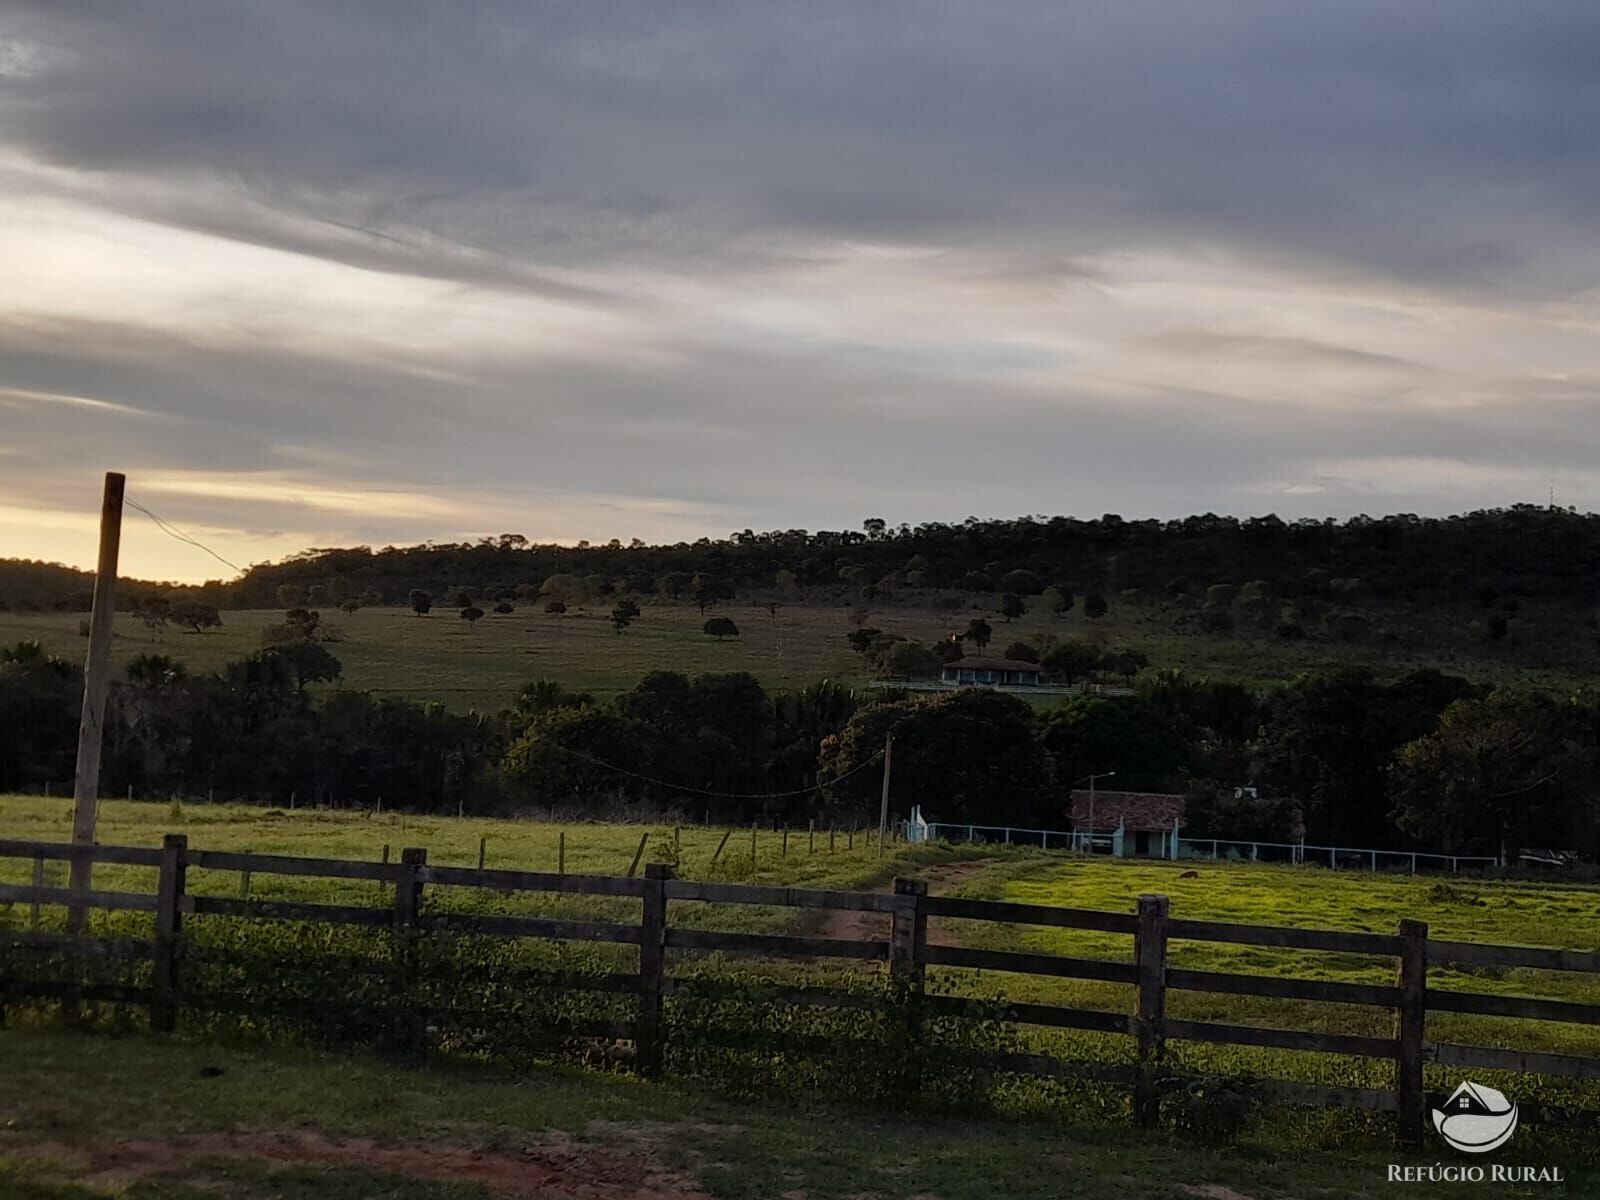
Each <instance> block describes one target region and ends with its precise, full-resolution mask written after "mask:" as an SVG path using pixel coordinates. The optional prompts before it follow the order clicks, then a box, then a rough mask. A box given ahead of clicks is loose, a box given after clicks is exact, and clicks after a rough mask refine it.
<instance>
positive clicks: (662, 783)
mask: <svg viewBox="0 0 1600 1200" xmlns="http://www.w3.org/2000/svg"><path fill="white" fill-rule="evenodd" d="M550 745H552V746H554V747H555V748H556V749H557V750H560V751H562V752H564V753H566V754H570V755H572V756H573V757H574V758H581V759H584V760H585V761H586V762H592V763H594V765H595V766H597V767H604V768H605V769H606V770H608V771H615V772H617V773H618V774H619V775H627V776H629V777H631V778H633V779H638V780H642V781H643V782H645V783H653V784H655V785H656V786H657V787H664V788H670V789H671V790H672V791H675V792H692V793H694V794H695V795H699V796H715V797H716V798H717V799H719V800H786V799H788V798H789V797H791V796H805V795H809V794H810V793H812V792H820V791H824V790H825V789H827V788H830V787H832V786H833V785H834V784H836V783H843V782H844V781H845V780H846V779H849V778H850V776H852V775H854V774H856V773H857V772H858V771H865V770H866V769H867V768H868V767H870V766H872V764H873V763H875V762H877V761H878V760H879V759H880V758H882V757H883V751H882V750H879V751H878V752H877V753H876V754H874V755H873V756H872V757H871V758H869V759H867V760H866V762H864V763H862V764H861V765H860V766H857V767H852V768H851V769H850V770H848V771H846V772H845V773H844V774H843V775H841V776H839V778H837V779H831V780H829V781H828V782H827V783H818V784H813V785H812V786H811V787H804V788H797V789H796V790H794V791H792V792H713V791H710V790H708V789H706V788H697V787H685V786H684V785H682V784H678V783H669V782H667V781H666V780H665V779H655V778H653V777H651V776H649V775H641V774H639V772H637V771H630V770H628V768H627V767H619V766H617V764H616V763H609V762H606V760H605V759H603V758H596V757H595V756H594V755H592V754H586V753H584V752H583V751H582V750H574V749H573V748H572V747H571V746H563V745H561V743H559V742H551V743H550Z"/></svg>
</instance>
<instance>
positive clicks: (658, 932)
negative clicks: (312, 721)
mask: <svg viewBox="0 0 1600 1200" xmlns="http://www.w3.org/2000/svg"><path fill="white" fill-rule="evenodd" d="M85 857H87V858H88V859H89V860H90V861H91V862H92V863H114V864H124V865H131V866H139V867H147V868H155V869H156V871H157V882H156V887H155V891H154V892H153V893H146V892H134V891H100V890H89V891H77V890H72V889H69V888H61V887H47V886H45V885H44V883H43V882H42V880H43V877H44V872H43V869H42V868H43V864H44V863H45V862H46V861H52V860H54V861H61V860H66V861H72V860H74V859H80V858H85ZM6 858H10V859H17V860H23V861H27V860H31V861H32V863H33V864H34V870H33V880H34V882H33V883H32V884H10V883H8V884H0V904H4V903H12V904H18V905H28V906H31V907H32V911H33V914H34V920H33V924H34V928H33V929H31V930H9V931H0V1004H6V1003H12V1004H15V1003H21V1002H25V1001H30V1000H31V1001H37V1000H40V999H46V1000H57V1001H60V1002H62V1003H63V1004H65V1005H68V1006H71V1005H74V1004H78V1003H82V1002H84V1001H87V1000H101V1001H105V1002H109V1003H114V1004H123V1005H135V1006H143V1007H146V1008H147V1009H148V1011H149V1014H150V1020H151V1023H152V1025H153V1026H154V1027H155V1028H156V1029H159V1030H172V1029H174V1028H175V1027H176V1025H177V1022H178V1015H179V1009H180V1000H181V998H182V997H181V996H180V991H181V988H182V986H183V984H182V977H181V974H180V972H179V970H178V965H179V963H180V961H181V960H182V957H183V954H184V946H185V943H186V940H187V938H188V934H187V933H186V925H187V923H188V922H190V921H192V920H195V919H201V918H205V917H208V916H218V917H230V918H235V919H245V920H251V921H263V922H273V921H291V922H309V923H315V924H323V925H334V926H340V925H342V926H358V927H366V928H368V929H380V930H391V931H393V932H394V933H397V934H406V935H408V936H411V937H417V938H424V939H428V938H444V937H448V936H449V935H455V934H474V935H478V936H487V937H493V938H504V939H545V940H554V941H564V942H574V941H575V942H591V943H593V942H603V943H613V944H619V945H623V946H635V947H637V948H638V949H637V962H638V968H637V971H636V972H629V971H617V972H612V973H611V974H609V975H606V976H604V977H599V978H596V977H589V978H587V979H584V980H577V981H573V982H570V983H568V984H563V985H562V986H567V987H570V989H571V990H573V991H576V992H583V991H595V990H600V991H608V992H612V993H617V994H629V995H636V996H637V997H638V1006H637V1010H636V1016H635V1018H634V1019H633V1020H632V1021H627V1022H621V1023H615V1022H613V1023H603V1024H601V1023H591V1024H596V1025H597V1027H596V1028H595V1029H594V1030H592V1031H591V1032H592V1034H593V1036H595V1037H598V1038H605V1039H619V1038H620V1039H625V1040H627V1041H631V1043H632V1045H633V1061H634V1064H635V1068H636V1069H637V1070H639V1071H640V1072H642V1073H644V1074H655V1073H658V1072H659V1071H660V1070H661V1068H662V1056H663V1050H664V1047H665V1041H666V1039H667V1037H668V1036H669V1027H668V1025H667V1024H666V1023H664V1021H663V1007H662V1006H663V998H664V997H670V996H674V995H677V994H679V993H680V988H681V987H682V986H683V985H684V983H685V982H686V981H685V980H682V979H680V978H679V977H677V976H675V975H673V974H671V973H670V971H669V954H681V953H689V954H695V953H705V952H716V953H723V954H728V955H735V956H738V955H747V956H753V957H756V958H761V959H767V960H774V959H779V960H781V959H787V960H800V961H807V962H816V961H818V960H828V961H830V962H832V963H841V962H842V963H849V964H857V965H859V964H861V963H874V962H875V963H882V964H884V965H885V966H886V968H887V970H888V972H889V975H890V977H891V978H894V979H897V980H899V981H900V982H902V983H903V984H906V985H908V986H909V987H911V988H912V989H914V992H915V994H916V995H918V996H919V997H921V996H922V994H923V981H924V976H925V972H926V968H927V967H929V966H936V967H955V968H966V969H970V970H977V971H1000V972H1009V973H1014V974H1021V975H1025V976H1031V977H1043V978H1047V979H1048V978H1056V979H1075V980H1095V981H1100V982H1105V983H1112V984H1122V985H1126V986H1127V987H1129V988H1131V989H1132V1002H1131V1003H1130V1005H1129V1006H1128V1007H1127V1008H1126V1009H1124V1010H1123V1011H1120V1012H1119V1011H1107V1010H1097V1009H1085V1008H1076V1007H1067V1006H1062V1005H1055V1004H1043V1003H1019V1004H1007V1005H1005V1006H1004V1014H1005V1015H1004V1019H1005V1020H1007V1021H1009V1022H1011V1023H1013V1024H1015V1025H1027V1026H1037V1027H1044V1028H1053V1029H1068V1030H1091V1031H1095V1032H1098V1033H1106V1034H1116V1035H1123V1036H1126V1037H1128V1038H1130V1039H1132V1041H1133V1044H1134V1050H1135V1053H1136V1060H1135V1061H1134V1062H1133V1063H1132V1064H1111V1063H1104V1062H1091V1061H1081V1060H1069V1059H1062V1058H1057V1057H1054V1056H1050V1055H1040V1054H1022V1053H1008V1054H1003V1055H998V1056H996V1057H994V1058H992V1059H989V1060H986V1062H985V1065H986V1066H987V1067H988V1068H989V1069H992V1070H996V1071H1002V1072H1009V1073H1012V1074H1017V1075H1031V1076H1036V1077H1046V1078H1056V1079H1073V1080H1092V1081H1095V1082H1098V1083H1102V1084H1110V1085H1113V1086H1118V1087H1123V1088H1127V1089H1129V1091H1130V1092H1131V1097H1132V1104H1133V1112H1134V1115H1135V1116H1136V1118H1137V1119H1138V1120H1139V1121H1140V1122H1141V1123H1144V1124H1149V1123H1152V1122H1153V1121H1155V1120H1156V1119H1157V1117H1158V1116H1159V1109H1160V1083H1161V1080H1162V1079H1163V1077H1164V1073H1165V1070H1166V1068H1165V1066H1164V1064H1163V1059H1164V1056H1165V1047H1166V1045H1167V1043H1169V1042H1177V1041H1189V1042H1200V1043H1212V1044H1225V1045H1234V1046H1253V1047H1266V1048H1272V1049H1281V1050H1293V1051H1308V1052H1316V1053H1326V1054H1337V1055H1346V1056H1357V1057H1363V1058H1375V1059H1386V1060H1389V1061H1391V1062H1393V1063H1394V1065H1395V1086H1394V1087H1393V1088H1368V1087H1351V1086H1333V1085H1324V1084H1309V1083H1304V1082H1299V1081H1292V1080H1282V1079H1266V1080H1257V1081H1255V1082H1256V1086H1258V1087H1260V1088H1261V1090H1262V1092H1263V1094H1264V1095H1265V1096H1267V1097H1268V1098H1270V1099H1271V1100H1273V1101H1275V1102H1277V1103H1283V1104H1298V1105H1310V1106H1323V1107H1341V1108H1349V1109H1356V1110H1363V1111H1369V1112H1393V1113H1395V1114H1396V1118H1397V1129H1398V1133H1399V1136H1400V1139H1401V1140H1402V1141H1403V1142H1405V1143H1408V1144H1415V1143H1416V1142H1418V1141H1419V1140H1420V1138H1421V1137H1422V1134H1423V1130H1424V1127H1425V1118H1426V1113H1427V1107H1428V1104H1429V1103H1430V1102H1434V1103H1438V1102H1441V1101H1442V1099H1443V1094H1442V1093H1440V1094H1437V1095H1430V1094H1427V1093H1425V1091H1424V1081H1423V1070H1424V1067H1425V1065H1427V1064H1430V1063H1431V1064H1438V1065H1442V1066H1451V1067H1463V1068H1474V1067H1476V1068H1486V1069H1495V1070H1506V1071H1514V1072H1523V1073H1528V1074H1538V1075H1548V1076H1555V1077H1565V1078H1572V1079H1585V1080H1596V1079H1600V1058H1595V1057H1580V1056H1576V1055H1568V1054H1552V1053H1544V1052H1533V1051H1519V1050H1511V1049H1505V1048H1502V1047H1489V1046H1478V1045H1459V1044H1452V1043H1440V1042H1432V1041H1429V1040H1427V1038H1426V1036H1425V1024H1426V1018H1427V1014H1428V1013H1429V1012H1446V1013H1472V1014H1479V1015H1488V1016H1498V1017H1507V1018H1520V1019H1531V1020H1540V1021H1563V1022H1578V1023H1582V1024H1587V1025H1600V1004H1588V1003H1576V1002H1571V1001H1561V1000H1548V999H1535V998H1531V997H1522V996H1508V995H1502V994H1488V993H1479V992H1461V991H1456V990H1452V989H1441V988H1437V987H1432V986H1430V985H1429V983H1428V971H1429V968H1430V966H1433V965H1450V964H1456V965H1460V964H1466V965H1470V966H1475V967H1492V968H1531V969H1538V970H1550V971H1562V972H1583V973H1589V974H1600V953H1596V952H1593V951H1578V950H1561V949H1542V948H1536V947H1526V946H1495V945H1483V944H1479V943H1471V942H1455V941H1439V940H1434V939H1430V938H1429V936H1428V926H1427V924H1426V923H1425V922H1422V921H1415V920H1403V921H1401V922H1400V923H1399V926H1398V929H1397V931H1396V932H1395V933H1392V934H1384V933H1372V932H1351V931H1333V930H1316V929H1300V928H1289V927H1279V926H1263V925H1245V924H1233V923H1227V922H1219V921H1209V920H1189V919H1184V918H1181V917H1174V916H1172V915H1171V914H1170V911H1169V902H1168V899H1167V897H1166V896H1161V895H1143V896H1140V897H1139V899H1138V905H1137V911H1136V912H1132V913H1128V912H1110V911H1099V910H1091V909H1077V908H1060V907H1054V906H1046V905H1035V904H1018V903H1010V902H1002V901H992V900H971V899H963V898H958V897H947V896H930V895H928V894H927V892H928V888H927V884H926V882H924V881H920V880H913V879H899V880H896V881H895V885H894V890H893V892H892V893H883V892H860V891H839V890H817V889H806V888H790V887H775V886H756V885H747V884H731V883H706V882H695V881H690V880H680V879H677V878H675V877H674V873H673V870H672V868H671V867H670V866H668V865H666V864H660V863H652V864H649V865H648V866H647V867H646V871H645V875H644V877H643V878H630V877H626V876H588V875H562V874H552V873H544V872H531V871H508V870H483V869H474V868H470V867H448V866H431V865H429V863H428V856H427V851H426V850H422V849H406V850H405V851H403V852H402V854H401V855H400V858H399V861H398V862H382V863H375V862H360V861H348V860H335V859H317V858H301V857H289V856H283V855H269V854H250V853H242V854H241V853H235V852H225V851H212V850H198V849H191V848H190V847H189V844H188V840H187V838H186V837H184V836H183V835H179V834H170V835H168V836H167V837H166V838H165V840H164V841H163V843H162V845H161V847H160V848H159V849H156V848H142V847H115V846H76V845H62V844H56V843H48V842H30V841H0V860H3V859H6ZM190 868H197V869H201V870H206V871H224V872H238V873H239V874H240V875H241V877H245V876H248V875H250V874H256V875H281V876H311V877H320V878H333V879H344V880H374V881H378V882H380V883H383V884H386V885H389V886H392V888H393V900H392V902H390V903H382V904H378V905H370V904H369V905H352V904H333V903H320V902H319V903H307V902H298V901H296V902H290V901H276V900H249V899H244V898H237V899H236V898H233V897H224V896H218V895H203V894H196V893H194V892H192V891H190V890H189V887H188V882H187V873H188V871H189V869H190ZM447 886H455V887H464V888H473V889H487V890H489V891H493V892H499V893H503V894H515V893H524V892H538V893H553V894H560V895H589V896H600V897H613V898H626V899H632V900H637V901H639V902H640V908H639V912H638V917H637V919H636V920H626V921H618V920H608V921H595V920H572V919H552V918H549V917H542V916H513V915H487V914H475V913H465V912H450V911H436V910H434V909H432V908H430V907H429V906H427V905H425V903H424V895H425V891H426V890H427V889H430V888H438V887H447ZM241 892H242V893H244V892H245V889H244V888H243V887H241ZM245 894H247V893H245ZM681 902H693V903H694V904H696V905H705V906H717V905H730V904H731V905H762V906H774V907H787V908H798V909H809V910H817V909H825V910H833V911H845V912H860V913H877V914H882V916H883V917H884V918H885V922H884V923H885V924H886V925H887V927H888V928H887V937H881V936H876V937H875V936H866V935H858V936H854V937H822V936H795V935H788V934H765V933H734V932H723V931H719V930H713V929H705V928H686V927H683V926H681V925H678V924H675V923H673V921H672V920H671V917H670V914H671V907H670V906H671V905H672V904H673V903H681ZM43 905H52V906H65V907H66V908H67V909H68V911H69V912H71V911H73V910H79V911H81V910H83V909H86V908H99V909H109V910H122V911H131V912H142V913H149V914H152V915H153V918H154V928H153V933H152V936H151V937H150V938H149V939H138V938H134V939H129V938H116V939H96V938H94V937H91V936H87V935H74V934H70V933H68V934H62V933H54V932H46V931H44V930H42V929H41V928H40V927H39V925H40V921H39V909H40V907H41V906H43ZM930 918H958V919H961V920H967V921H988V922H1000V923H1006V924H1013V925H1025V926H1035V927H1051V928H1057V929H1074V930H1089V931H1095V932H1098V933H1110V934H1116V935H1122V936H1125V937H1127V938H1129V939H1130V941H1131V956H1130V960H1125V961H1116V960H1108V959H1091V958H1076V957H1067V956H1063V955H1056V954H1045V953H1036V952H1020V951H1010V950H985V949H977V948H971V947H966V946H959V945H948V944H942V939H933V940H930V938H929V937H928V920H929V919H930ZM1172 940H1183V941H1194V942H1209V943H1223V944H1233V945H1247V946H1261V947H1276V948H1290V949H1297V950H1310V951H1323V952H1329V953H1335V954H1344V955H1361V956H1372V957H1377V958H1380V959H1382V958H1387V959H1390V960H1392V961H1393V962H1394V963H1395V966H1396V975H1395V982H1394V983H1393V984H1392V985H1379V984H1370V983H1347V982H1336V981H1331V980H1327V979H1305V978H1292V977H1283V976H1276V975H1272V976H1268V975H1255V974H1242V973H1235V972H1229V971H1211V970H1188V969H1181V968H1178V967H1173V966H1171V965H1169V963H1168V944H1169V942H1170V941H1172ZM30 949H31V950H33V951H38V950H41V949H42V950H45V951H48V952H52V953H54V952H57V951H59V952H63V953H64V954H65V955H66V956H68V957H77V958H79V959H80V960H82V959H88V958H93V957H96V956H101V955H110V954H121V955H129V956H134V957H137V958H139V959H141V960H142V961H145V962H149V963H151V964H152V967H153V970H152V971H151V972H150V975H149V980H150V982H149V984H148V985H147V986H131V985H117V986H114V987H107V986H98V987H97V986H96V985H94V984H87V983H85V982H84V981H83V980H82V979H80V978H73V979H67V980H41V979H38V978H36V977H29V976H27V975H26V974H25V973H24V972H23V971H22V970H21V969H20V968H21V966H22V965H23V963H24V961H25V957H26V955H27V953H28V952H29V951H30ZM397 969H407V968H397ZM412 969H418V970H422V971H424V973H426V968H412ZM402 982H403V981H402ZM1174 990H1181V991H1197V992H1209V993H1214V994H1218V993H1220V994H1231V995H1242V996H1255V997H1272V998H1279V999H1289V1000H1302V1001H1308V1002H1311V1003H1317V1004H1340V1005H1344V1004H1350V1005H1367V1006H1375V1007H1378V1008H1380V1009H1388V1010H1390V1011H1391V1012H1392V1013H1393V1016H1394V1032H1393V1035H1392V1036H1389V1037H1374V1036H1365V1035H1362V1036H1358V1035H1353V1034H1335V1033H1327V1032H1320V1031H1315V1030H1305V1029H1284V1028H1266V1027H1259V1026H1249V1025H1235V1024H1225V1023H1221V1022H1216V1021H1202V1020H1182V1019H1175V1018H1171V1017H1168V1016H1167V1015H1166V1007H1167V996H1168V994H1169V992H1171V991H1174ZM759 992H760V996H761V999H762V1002H763V1003H775V1004H780V1005H781V1004H799V1005H820V1006H824V1007H826V1006H830V1005H831V1006H834V1007H846V1008H849V1007H860V1004H861V996H860V995H859V993H853V992H851V991H849V990H848V989H845V988H839V987H816V986H801V987H787V988H785V987H778V988H775V989H774V988H772V987H770V986H768V987H762V988H760V989H759ZM398 994H400V995H402V996H409V995H410V991H409V989H407V988H402V989H400V991H399V993H398ZM407 1002H409V1001H402V1003H407ZM921 1002H923V1003H926V1004H927V1005H928V1006H929V1007H930V1008H931V1009H932V1010H933V1011H934V1012H936V1013H939V1014H942V1015H949V1016H958V1017H960V1016H970V1017H976V1018H979V1019H985V1018H986V1017H987V1016H988V1015H989V1014H990V1013H991V1012H992V1006H990V1005H988V1003H987V1002H985V1001H980V1000H976V999H968V998H966V997H961V996H943V995H941V996H926V997H923V999H922V1001H921ZM915 1036H917V1037H921V1036H923V1035H921V1034H920V1033H919V1034H916V1035H915ZM939 1052H940V1053H942V1052H943V1051H939ZM1536 1113H1537V1109H1536V1108H1530V1111H1529V1112H1528V1114H1527V1115H1528V1117H1529V1119H1537V1116H1536Z"/></svg>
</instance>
